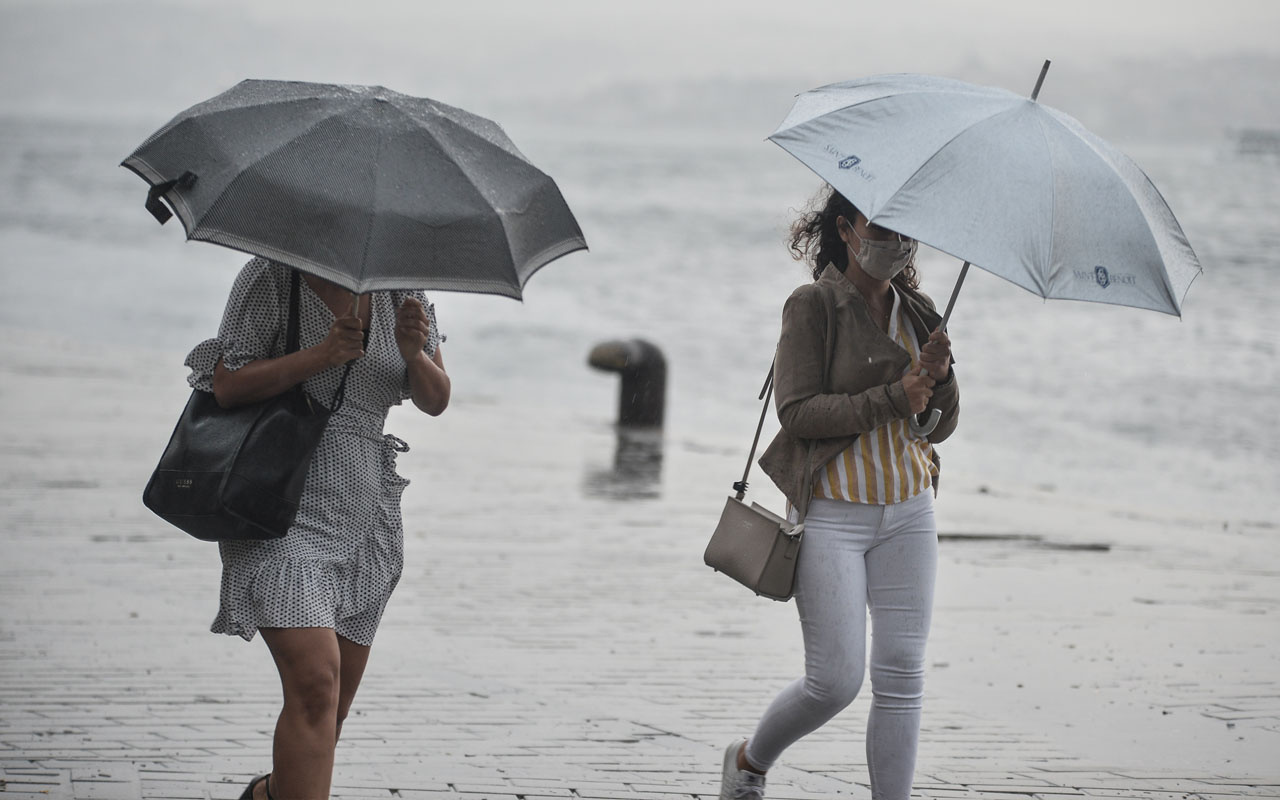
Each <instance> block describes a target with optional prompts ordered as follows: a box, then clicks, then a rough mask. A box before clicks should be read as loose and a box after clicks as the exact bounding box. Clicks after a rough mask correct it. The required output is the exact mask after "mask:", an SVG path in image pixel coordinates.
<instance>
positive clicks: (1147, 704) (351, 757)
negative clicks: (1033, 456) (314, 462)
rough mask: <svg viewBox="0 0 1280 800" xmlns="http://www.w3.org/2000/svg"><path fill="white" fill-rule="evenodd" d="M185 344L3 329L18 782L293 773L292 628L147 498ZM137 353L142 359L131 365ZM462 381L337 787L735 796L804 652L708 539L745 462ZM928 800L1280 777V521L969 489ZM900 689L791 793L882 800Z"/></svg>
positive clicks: (1231, 788)
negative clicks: (28, 336)
mask: <svg viewBox="0 0 1280 800" xmlns="http://www.w3.org/2000/svg"><path fill="white" fill-rule="evenodd" d="M175 374H177V375H178V376H179V380H180V373H175V371H174V370H173V369H171V368H168V367H166V368H165V369H158V368H157V367H156V366H155V365H154V356H149V357H144V356H142V355H134V356H129V355H125V356H120V357H119V358H116V359H113V360H110V361H107V360H104V359H102V358H98V357H91V356H90V355H88V354H86V353H85V352H84V351H83V350H82V349H80V348H76V349H73V348H71V347H70V346H65V345H59V344H58V343H56V342H44V343H42V344H41V347H40V348H39V352H38V354H36V353H35V352H34V351H32V350H31V349H30V348H24V347H20V346H19V345H17V344H14V343H13V342H12V341H10V342H9V343H6V344H4V345H2V346H0V453H2V454H3V456H2V461H0V464H2V466H0V522H2V524H3V535H2V536H0V603H2V608H3V615H2V618H0V798H3V800H10V798H13V799H14V800H16V799H17V798H28V797H40V798H73V797H74V798H139V797H143V798H156V799H159V798H233V797H236V796H238V794H239V792H240V791H241V788H242V786H243V784H244V783H245V782H246V781H247V780H248V779H249V778H250V777H251V776H252V775H254V774H257V773H260V772H263V771H266V770H267V769H268V768H269V751H270V736H271V731H272V728H273V725H274V718H275V714H276V713H277V711H278V706H277V703H278V702H279V689H278V685H277V683H276V679H275V675H274V671H273V668H272V666H271V663H270V659H269V657H268V655H267V652H266V649H265V647H263V645H262V644H261V642H260V641H255V642H253V643H251V644H246V643H244V642H242V641H240V640H238V639H232V638H227V637H217V636H213V635H211V634H208V633H207V632H206V630H207V627H208V624H209V622H210V621H211V620H212V617H213V613H214V604H215V602H216V593H217V576H218V573H217V556H216V550H215V548H214V547H213V546H211V545H208V544H205V543H200V542H196V541H194V540H190V539H188V538H186V537H185V536H184V535H183V534H181V533H179V532H177V531H175V530H172V529H169V528H167V527H166V526H165V525H164V524H163V523H162V522H160V521H159V520H158V519H156V518H154V517H152V516H151V515H150V514H149V512H147V511H146V510H145V509H144V508H143V507H142V505H141V503H140V501H139V495H140V490H141V487H142V485H143V483H144V482H145V480H146V477H147V474H148V473H149V471H150V469H151V467H152V466H153V464H154V461H155V458H156V457H157V456H158V454H159V451H160V448H162V447H163V444H164V440H165V439H166V438H167V436H168V432H169V428H170V426H171V425H172V421H173V420H174V419H176V415H177V412H178V410H179V409H180V407H181V402H182V399H183V396H184V394H185V393H184V392H183V391H182V390H181V386H180V385H179V386H177V387H176V388H175V386H174V377H175ZM126 375H127V376H129V377H128V379H125V378H124V377H123V376H126ZM611 411H612V409H601V410H600V415H599V417H598V418H594V419H583V418H581V417H580V416H575V415H574V414H572V413H569V412H564V413H562V414H558V415H557V414H555V413H544V414H540V415H536V416H530V415H522V414H521V413H519V406H518V404H511V405H505V404H504V403H503V402H497V403H495V402H492V401H487V400H483V398H480V397H479V396H475V395H470V394H468V393H467V392H466V391H465V390H463V391H460V392H459V394H458V395H457V396H456V397H455V400H454V407H453V408H451V409H450V411H449V412H448V413H447V414H446V415H445V416H444V417H442V418H440V419H439V420H431V419H427V418H425V417H418V416H414V415H413V414H412V413H411V412H410V411H409V410H397V411H395V412H394V413H393V416H392V420H391V422H390V423H389V425H388V430H389V431H391V432H394V433H396V434H397V435H400V436H402V437H403V438H405V439H406V440H408V441H409V442H410V443H411V444H412V445H413V450H412V452H410V453H408V454H406V455H405V456H403V457H402V458H401V462H400V471H401V472H402V473H403V474H405V475H406V476H407V477H410V478H411V479H413V481H414V484H413V485H412V486H410V487H409V489H408V490H407V492H406V495H405V516H406V521H407V524H406V531H407V534H406V550H407V561H408V564H407V567H406V570H405V574H404V577H403V579H402V582H401V586H400V588H399V589H398V590H397V593H396V596H395V598H394V599H393V601H392V605H391V607H390V609H389V610H388V612H387V615H386V618H385V620H384V624H383V628H382V630H381V631H380V633H379V636H378V640H377V643H376V645H375V647H374V651H373V656H372V660H371V662H370V665H369V669H368V672H367V673H366V678H365V682H364V684H363V686H362V688H361V690H360V694H359V696H358V697H357V698H356V703H355V707H354V709H353V715H352V717H351V718H350V719H349V720H348V722H347V723H346V726H345V729H344V735H343V741H342V743H341V744H340V746H339V749H338V766H337V769H336V772H335V778H334V788H333V796H334V797H335V798H388V797H400V798H436V797H438V798H458V799H460V800H479V799H480V798H490V797H491V798H513V799H520V800H533V799H534V798H543V797H546V798H600V800H617V799H618V798H627V799H628V800H642V799H643V798H655V799H656V798H673V797H712V796H715V794H716V793H717V792H718V780H719V775H718V770H719V762H720V753H721V751H722V749H723V748H724V746H725V744H726V743H727V742H728V741H729V740H730V739H732V738H734V737H738V736H743V735H746V734H747V733H748V732H749V731H750V727H751V725H752V724H753V722H754V720H755V719H756V718H757V717H758V715H759V713H760V712H761V711H762V710H763V708H764V706H765V704H766V703H767V702H768V701H769V700H770V699H771V698H772V696H773V694H774V693H775V692H776V691H778V690H779V689H780V688H781V687H782V686H783V685H785V684H786V683H787V682H788V681H790V680H791V679H792V678H794V677H795V676H796V675H798V674H799V671H800V670H801V667H802V657H801V650H800V641H799V631H798V625H797V624H796V622H795V619H794V613H795V612H794V607H793V606H792V605H791V604H777V603H771V602H769V601H766V600H760V599H756V598H752V597H750V596H749V594H747V593H746V592H745V590H743V589H741V588H740V587H738V586H737V585H736V584H732V583H731V582H730V581H728V580H727V579H725V578H723V577H721V576H716V575H714V574H712V573H711V572H710V571H709V570H707V569H706V568H705V567H704V566H703V565H702V563H701V550H702V547H703V546H704V545H705V541H706V538H707V536H708V535H709V533H710V531H711V529H712V527H713V526H714V523H715V519H716V516H717V515H718V512H719V506H720V504H721V503H722V502H723V495H724V494H725V493H726V491H727V488H728V487H727V484H728V482H729V481H731V480H732V479H733V478H734V477H735V475H734V472H735V471H737V470H740V469H741V466H740V462H739V459H740V458H741V454H739V453H737V452H736V449H734V448H726V447H724V446H723V443H719V442H701V441H696V440H692V439H689V438H688V437H681V436H675V435H668V436H666V437H665V438H660V437H624V438H615V434H614V432H613V430H612V429H611V428H610V426H609V425H608V418H609V415H610V413H611ZM938 514H939V520H940V528H941V531H942V533H943V535H944V541H943V545H942V564H941V570H940V583H939V587H938V599H937V609H936V612H935V622H934V632H933V637H932V639H931V642H930V662H931V664H930V671H929V677H928V684H927V688H926V692H927V695H926V706H925V713H924V729H923V731H922V734H921V741H922V744H921V753H920V761H919V765H918V768H917V779H916V790H915V791H916V794H917V795H919V796H920V797H926V798H970V797H992V798H1032V797H1034V798H1061V797H1096V798H1103V797H1106V798H1117V797H1143V798H1228V797H1280V757H1278V754H1280V653H1278V652H1277V644H1276V642H1277V636H1276V634H1277V633H1278V632H1280V630H1278V629H1277V613H1278V612H1280V558H1278V557H1277V556H1278V555H1280V542H1278V540H1280V537H1277V536H1276V534H1277V531H1276V530H1275V528H1274V526H1273V525H1271V523H1269V522H1266V521H1259V520H1253V521H1249V520H1226V521H1215V520H1211V519H1209V518H1208V515H1205V516H1203V517H1197V518H1164V517H1161V516H1160V515H1158V514H1157V515H1154V516H1153V515H1150V514H1147V513H1146V512H1138V511H1132V510H1117V509H1107V508H1094V507H1090V506H1089V504H1087V503H1081V502H1078V501H1071V500H1068V499H1065V498H1057V497H1052V496H1043V495H1040V494H1036V493H1035V492H1030V493H1027V492H1023V493H1020V492H1018V491H1017V490H1013V489H1008V490H1006V489H1003V488H1002V487H978V486H976V485H966V483H965V480H964V478H963V476H957V478H956V479H955V480H954V481H953V485H952V486H950V487H948V488H946V489H944V492H943V496H942V498H941V499H940V502H939V506H938ZM868 694H869V692H864V695H863V696H861V697H859V698H858V700H857V701H856V702H855V703H854V705H853V706H852V707H851V708H850V709H848V710H847V711H845V712H844V713H843V714H841V715H840V716H839V717H837V718H836V719H835V720H834V721H833V722H832V723H830V724H829V725H827V726H826V727H824V728H823V729H822V730H821V731H819V732H818V733H815V734H814V735H812V736H810V737H808V738H807V739H806V740H804V741H802V742H801V743H799V744H797V745H796V746H795V747H794V748H792V750H790V751H789V752H788V753H787V754H786V755H785V756H784V760H783V762H782V763H781V764H780V765H779V766H778V767H777V768H776V769H775V770H774V771H773V772H772V773H771V775H770V780H769V791H768V796H769V797H770V798H784V799H785V798H814V797H825V796H836V795H838V796H847V797H852V798H867V797H869V796H870V792H869V789H868V786H867V776H866V759H865V755H864V751H863V730H864V725H865V717H866V712H867V707H868V702H869V699H868V697H867V695H868Z"/></svg>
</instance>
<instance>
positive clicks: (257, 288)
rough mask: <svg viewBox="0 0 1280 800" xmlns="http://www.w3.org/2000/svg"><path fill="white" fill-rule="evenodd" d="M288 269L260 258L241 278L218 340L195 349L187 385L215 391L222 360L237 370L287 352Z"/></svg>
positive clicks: (189, 361) (189, 360) (189, 359)
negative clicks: (216, 369) (216, 378)
mask: <svg viewBox="0 0 1280 800" xmlns="http://www.w3.org/2000/svg"><path fill="white" fill-rule="evenodd" d="M285 275H286V270H285V269H284V268H283V267H280V266H278V265H276V264H273V263H272V262H270V261H268V260H266V259H264V258H255V259H253V260H251V261H250V262H249V263H248V264H245V265H244V268H243V269H241V270H240V274H239V275H238V276H237V277H236V281H235V283H234V284H233V285H232V287H231V296H230V297H228V298H227V307H226V310H225V311H223V314H222V324H221V325H219V326H218V336H217V338H214V339H206V340H204V341H203V342H201V343H200V344H198V345H196V346H195V349H193V350H192V351H191V352H190V353H189V354H187V359H186V361H185V362H184V363H185V364H186V365H187V366H188V367H190V368H191V374H190V375H189V376H187V383H188V384H190V385H191V387H192V388H193V389H201V390H203V391H206V392H212V391H213V368H214V367H215V366H216V365H217V363H218V359H222V365H223V366H224V367H226V368H227V369H228V370H231V371H232V372H234V371H235V370H238V369H240V368H241V367H243V366H244V365H245V364H248V363H249V362H250V361H257V360H258V359H262V358H271V357H273V356H275V355H277V354H278V352H279V351H283V349H284V348H283V343H282V339H283V336H284V322H285V320H284V313H285V312H284V310H283V309H282V306H283V305H284V304H285V303H287V301H288V296H287V292H288V288H287V286H286V285H285V282H284V276H285Z"/></svg>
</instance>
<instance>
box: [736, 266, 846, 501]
mask: <svg viewBox="0 0 1280 800" xmlns="http://www.w3.org/2000/svg"><path fill="white" fill-rule="evenodd" d="M822 300H823V305H824V306H825V307H826V311H827V327H826V331H825V332H824V334H823V339H824V340H825V343H826V345H827V359H826V362H825V372H824V373H823V384H825V383H826V376H827V375H829V374H831V362H832V359H833V357H834V353H835V335H834V333H835V331H834V330H833V328H834V327H835V316H836V311H835V302H834V301H833V300H832V298H831V292H830V291H823V292H822ZM779 344H781V343H779ZM777 365H778V351H777V348H775V349H774V353H773V361H772V362H771V363H770V364H769V374H768V375H766V376H765V379H764V386H761V387H760V394H759V395H758V396H757V398H756V399H757V400H760V399H763V400H764V407H763V408H761V409H760V421H759V422H757V423H756V435H755V438H753V439H752V440H751V452H750V453H748V454H747V466H746V468H745V469H743V470H742V480H740V481H734V484H733V490H734V491H735V492H737V494H736V495H735V499H737V500H741V499H742V498H743V497H745V496H746V494H747V476H748V475H750V474H751V462H752V461H754V460H755V458H756V447H757V446H758V445H759V444H760V431H762V430H763V429H764V418H765V415H766V414H768V413H769V400H770V398H772V397H773V370H774V368H775V367H777ZM815 443H816V440H815V439H810V440H809V456H808V458H806V459H805V474H804V488H803V492H802V497H801V501H802V503H803V506H802V507H801V509H800V522H804V518H805V516H806V515H807V514H808V513H809V495H810V494H812V493H813V469H812V467H813V463H812V462H813V448H814V444H815Z"/></svg>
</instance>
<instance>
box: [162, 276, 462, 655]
mask: <svg viewBox="0 0 1280 800" xmlns="http://www.w3.org/2000/svg"><path fill="white" fill-rule="evenodd" d="M289 282H290V269H289V268H288V267H285V266H282V265H280V264H276V263H274V262H271V261H267V260H266V259H261V258H255V259H253V260H252V261H250V262H249V263H248V264H246V265H245V267H244V269H242V270H241V271H240V275H239V276H238V277H237V278H236V281H235V284H234V285H233V286H232V288H231V297H230V298H229V299H228V300H227V308H226V312H225V313H224V314H223V318H222V325H221V327H220V328H219V329H218V337H217V338H216V339H208V340H206V341H204V342H201V343H200V344H199V345H197V346H196V348H195V349H194V350H192V351H191V353H190V354H189V355H188V356H187V360H186V364H187V366H188V367H190V368H191V370H192V372H191V376H190V377H189V378H188V382H189V383H190V384H191V385H192V387H194V388H196V389H202V390H204V391H213V368H214V365H215V364H217V363H218V359H219V358H221V359H222V363H223V365H224V366H225V367H226V368H227V369H228V370H232V371H234V370H237V369H239V368H241V367H243V366H244V365H245V364H247V363H249V362H250V361H254V360H257V359H262V358H275V357H278V356H282V355H284V353H285V337H286V326H287V324H288V313H289ZM298 289H299V297H298V319H299V346H300V347H301V348H303V349H305V348H308V347H313V346H315V345H317V344H319V343H320V342H322V341H323V340H324V338H325V336H326V335H328V332H329V327H330V325H331V324H332V323H333V319H334V317H333V313H332V312H331V311H330V310H329V307H328V306H326V305H325V304H324V301H323V300H321V299H320V297H319V296H318V295H316V293H315V292H314V291H312V289H311V287H310V286H308V285H307V282H306V281H305V280H302V281H300V282H299V287H298ZM409 296H414V297H416V298H417V299H418V300H419V301H420V302H421V303H422V305H423V307H424V308H425V309H426V310H427V317H428V318H429V319H430V320H431V337H430V339H429V340H428V342H427V345H426V351H427V355H428V356H434V355H435V351H436V347H438V346H439V343H440V338H439V334H438V332H437V329H436V324H435V309H434V308H433V307H432V306H431V305H430V304H429V303H428V302H427V300H426V297H425V296H424V295H423V294H422V293H421V292H374V293H373V294H372V295H371V298H370V300H371V302H370V306H371V309H370V313H371V319H370V323H369V342H368V346H367V347H366V348H365V356H364V357H363V358H361V359H359V360H358V361H356V362H355V364H354V366H353V367H352V368H351V374H350V376H349V377H348V378H347V386H346V399H345V401H344V402H343V405H342V408H341V409H339V410H338V411H337V412H336V413H334V414H333V416H331V417H330V418H329V424H328V427H327V428H326V429H325V432H324V435H323V436H322V437H321V439H320V444H319V446H318V447H317V448H316V452H315V456H314V457H313V459H312V461H311V467H310V469H309V471H308V472H307V482H306V488H305V489H304V490H303V494H302V501H301V503H300V505H299V508H298V515H297V517H296V518H295V519H294V522H293V527H292V528H290V529H289V533H288V534H287V535H286V536H285V537H284V538H281V539H271V540H267V541H261V542H221V543H219V550H220V551H221V554H222V592H221V604H220V608H219V610H218V616H217V617H216V618H215V619H214V621H213V627H212V629H211V630H212V631H213V632H214V633H225V634H230V635H236V636H241V637H243V638H245V639H252V638H253V636H254V634H255V633H257V631H258V629H259V628H312V627H318V628H333V629H334V630H335V631H337V633H338V634H339V635H340V636H343V637H344V638H347V639H350V640H351V641H353V642H355V643H357V644H362V645H366V646H367V645H370V644H372V643H373V637H374V633H376V631H377V629H378V622H379V621H380V620H381V619H382V612H383V610H384V609H385V608H386V604H387V600H388V599H389V598H390V597H391V592H392V590H393V589H395V586H396V583H397V581H399V579H400V570H401V566H402V564H403V560H404V543H403V538H404V535H403V529H402V527H401V521H400V495H401V493H402V492H403V491H404V487H405V486H406V485H408V483H409V482H408V481H407V480H405V479H404V478H402V477H400V476H399V475H398V474H396V469H395V463H396V453H398V452H405V451H406V450H408V449H409V448H408V445H406V444H405V443H404V442H402V441H400V440H399V439H397V438H396V437H394V436H390V435H386V434H383V432H382V427H383V424H384V423H385V421H386V418H387V411H388V410H389V409H390V408H391V406H393V405H398V404H399V403H400V402H402V401H403V400H407V399H409V397H410V390H409V373H408V370H407V369H406V368H405V364H404V359H403V358H402V357H401V356H400V351H399V349H398V348H397V347H396V341H395V312H396V308H397V307H398V306H399V304H400V303H401V302H403V300H404V298H406V297H409ZM342 370H343V368H342V367H332V368H330V369H327V370H325V371H324V372H321V373H319V374H317V375H314V376H312V377H311V378H309V379H307V380H306V381H305V382H304V383H303V388H304V389H305V390H306V391H307V392H308V393H309V394H310V395H311V396H312V397H313V398H315V399H317V400H319V401H320V402H322V403H324V404H325V405H329V404H330V403H331V401H332V399H333V395H334V391H335V390H336V389H337V388H338V384H339V382H340V381H341V379H342Z"/></svg>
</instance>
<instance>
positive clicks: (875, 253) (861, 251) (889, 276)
mask: <svg viewBox="0 0 1280 800" xmlns="http://www.w3.org/2000/svg"><path fill="white" fill-rule="evenodd" d="M850 230H852V228H850ZM853 235H854V236H855V237H857V239H858V242H859V244H858V266H860V267H862V271H863V272H865V273H867V274H868V275H870V276H871V277H873V278H875V279H876V280H878V281H888V280H893V277H894V276H895V275H897V274H898V273H899V272H902V271H903V270H904V269H906V268H907V267H909V266H911V261H912V260H913V259H914V258H915V257H916V241H915V239H907V240H905V241H898V240H893V239H891V240H889V241H883V242H882V241H877V240H875V239H863V238H862V237H861V236H858V234H857V233H856V232H855V233H854V234H853Z"/></svg>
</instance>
